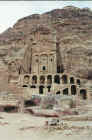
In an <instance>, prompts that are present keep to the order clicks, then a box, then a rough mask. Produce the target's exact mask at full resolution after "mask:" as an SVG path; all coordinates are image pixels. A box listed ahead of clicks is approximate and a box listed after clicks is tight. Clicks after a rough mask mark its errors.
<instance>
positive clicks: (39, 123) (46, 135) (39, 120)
mask: <svg viewBox="0 0 92 140" xmlns="http://www.w3.org/2000/svg"><path fill="white" fill-rule="evenodd" d="M0 117H1V119H0V139H2V140H62V139H63V140H82V139H83V140H92V122H87V121H86V122H83V121H82V122H78V121H77V122H69V121H66V122H64V123H65V124H67V125H68V126H69V127H70V126H77V127H80V129H79V128H78V129H70V128H67V126H66V127H65V128H64V129H61V130H60V129H59V130H56V129H54V130H52V129H48V128H47V127H46V126H45V121H46V120H48V118H43V117H34V116H31V115H30V114H22V113H0ZM82 127H83V128H82Z"/></svg>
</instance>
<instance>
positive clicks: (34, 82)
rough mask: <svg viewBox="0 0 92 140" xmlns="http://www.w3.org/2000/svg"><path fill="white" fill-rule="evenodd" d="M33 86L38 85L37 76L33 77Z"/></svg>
mask: <svg viewBox="0 0 92 140" xmlns="http://www.w3.org/2000/svg"><path fill="white" fill-rule="evenodd" d="M32 84H37V76H36V75H34V76H33V77H32Z"/></svg>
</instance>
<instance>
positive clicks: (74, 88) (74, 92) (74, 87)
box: [71, 85, 77, 95]
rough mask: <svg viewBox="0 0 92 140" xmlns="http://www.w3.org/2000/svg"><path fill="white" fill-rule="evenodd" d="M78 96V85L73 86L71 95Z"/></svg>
mask: <svg viewBox="0 0 92 140" xmlns="http://www.w3.org/2000/svg"><path fill="white" fill-rule="evenodd" d="M76 94H77V90H76V85H72V86H71V95H76Z"/></svg>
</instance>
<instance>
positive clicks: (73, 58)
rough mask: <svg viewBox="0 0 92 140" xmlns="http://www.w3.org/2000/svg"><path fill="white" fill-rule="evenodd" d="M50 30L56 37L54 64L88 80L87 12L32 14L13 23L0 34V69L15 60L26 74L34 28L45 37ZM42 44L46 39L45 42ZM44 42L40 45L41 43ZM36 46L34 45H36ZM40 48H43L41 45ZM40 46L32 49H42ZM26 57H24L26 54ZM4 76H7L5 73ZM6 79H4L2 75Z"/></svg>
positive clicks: (91, 63) (90, 30)
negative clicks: (55, 61)
mask: <svg viewBox="0 0 92 140" xmlns="http://www.w3.org/2000/svg"><path fill="white" fill-rule="evenodd" d="M43 26H44V27H47V28H49V29H51V30H52V31H53V32H55V34H56V47H57V50H56V51H57V54H58V55H57V62H58V63H57V64H58V66H62V68H63V69H64V71H66V72H69V73H73V74H74V75H76V76H80V77H82V78H86V79H88V78H91V75H92V74H91V73H92V12H91V11H90V10H89V9H79V8H76V7H71V6H69V7H65V8H63V9H56V10H52V11H50V12H47V13H44V14H41V15H39V14H35V15H31V16H28V17H24V18H22V19H20V20H19V21H17V23H16V24H15V25H14V26H13V28H9V29H7V30H6V31H5V32H3V33H2V34H1V35H0V70H1V71H2V76H1V77H4V75H5V73H8V63H9V62H10V61H11V60H15V59H17V60H18V61H16V63H17V64H16V65H17V66H18V68H19V67H20V65H21V66H22V69H23V71H22V72H23V73H24V72H28V69H27V67H28V65H29V64H30V63H31V60H30V61H29V62H28V60H29V59H27V57H28V58H30V57H31V53H32V52H31V51H32V50H31V49H30V48H31V46H32V42H34V41H35V38H33V33H34V32H36V30H37V28H38V27H41V28H40V30H43V33H44V34H46V33H47V32H48V30H46V28H44V29H43V28H42V27H43ZM45 41H46V40H45ZM45 41H44V43H45ZM36 43H37V42H36ZM43 46H44V45H43ZM43 46H42V45H38V48H35V45H34V50H35V51H36V50H37V49H39V50H40V51H41V50H43V48H44V47H43ZM44 49H46V50H47V48H44ZM27 54H28V55H27ZM7 75H8V74H7ZM6 77H7V76H6Z"/></svg>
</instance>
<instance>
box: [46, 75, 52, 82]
mask: <svg viewBox="0 0 92 140" xmlns="http://www.w3.org/2000/svg"><path fill="white" fill-rule="evenodd" d="M47 84H52V75H48V76H47Z"/></svg>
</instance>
